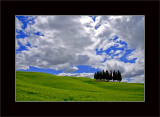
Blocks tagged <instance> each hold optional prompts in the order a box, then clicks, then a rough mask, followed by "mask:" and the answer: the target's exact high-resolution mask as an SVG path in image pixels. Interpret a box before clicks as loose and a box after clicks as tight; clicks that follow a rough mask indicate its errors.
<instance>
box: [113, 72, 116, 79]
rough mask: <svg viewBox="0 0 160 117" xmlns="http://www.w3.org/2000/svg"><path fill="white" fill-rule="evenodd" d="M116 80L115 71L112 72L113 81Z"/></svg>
mask: <svg viewBox="0 0 160 117" xmlns="http://www.w3.org/2000/svg"><path fill="white" fill-rule="evenodd" d="M114 80H116V72H115V70H114V71H113V81H114Z"/></svg>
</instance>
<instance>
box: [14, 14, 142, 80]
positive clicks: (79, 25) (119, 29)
mask: <svg viewBox="0 0 160 117" xmlns="http://www.w3.org/2000/svg"><path fill="white" fill-rule="evenodd" d="M15 20H16V26H15V27H16V40H15V43H16V70H17V71H18V70H19V71H20V70H21V71H35V72H46V73H51V74H55V75H60V76H62V75H67V76H82V77H89V78H93V74H94V73H95V72H96V71H98V70H103V69H104V70H120V72H121V73H122V78H123V80H122V81H123V82H129V83H144V79H145V77H144V70H145V67H144V59H145V58H144V52H145V44H144V42H145V37H144V29H145V28H144V22H145V17H144V16H75V15H74V16H70V15H65V16H60V15H57V16H51V15H49V16H16V17H15Z"/></svg>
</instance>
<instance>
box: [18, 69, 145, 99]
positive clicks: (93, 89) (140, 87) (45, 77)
mask: <svg viewBox="0 0 160 117" xmlns="http://www.w3.org/2000/svg"><path fill="white" fill-rule="evenodd" d="M16 101H144V84H140V83H122V82H95V80H94V79H91V78H84V77H69V76H56V75H51V74H47V73H40V72H22V71H16Z"/></svg>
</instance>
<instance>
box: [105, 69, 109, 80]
mask: <svg viewBox="0 0 160 117" xmlns="http://www.w3.org/2000/svg"><path fill="white" fill-rule="evenodd" d="M105 77H106V80H109V72H108V70H106V76H105Z"/></svg>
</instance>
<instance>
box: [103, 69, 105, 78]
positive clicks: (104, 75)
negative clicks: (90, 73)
mask: <svg viewBox="0 0 160 117" xmlns="http://www.w3.org/2000/svg"><path fill="white" fill-rule="evenodd" d="M105 79H106V72H105V71H104V70H103V80H105Z"/></svg>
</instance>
